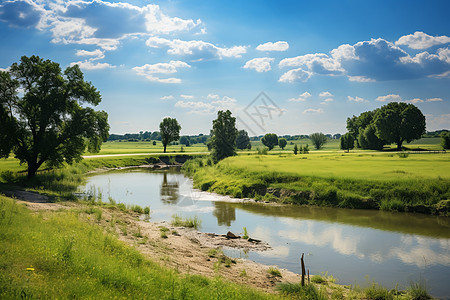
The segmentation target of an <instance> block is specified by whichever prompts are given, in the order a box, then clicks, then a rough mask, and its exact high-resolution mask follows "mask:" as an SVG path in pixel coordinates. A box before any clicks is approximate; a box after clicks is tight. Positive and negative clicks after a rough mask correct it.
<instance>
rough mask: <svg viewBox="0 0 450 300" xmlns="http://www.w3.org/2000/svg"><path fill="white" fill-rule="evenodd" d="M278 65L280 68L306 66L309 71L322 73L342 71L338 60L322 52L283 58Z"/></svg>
mask: <svg viewBox="0 0 450 300" xmlns="http://www.w3.org/2000/svg"><path fill="white" fill-rule="evenodd" d="M278 65H279V67H280V68H283V67H304V66H306V67H307V69H308V70H309V71H311V72H313V73H316V74H323V75H338V74H342V72H343V71H344V70H343V69H342V68H341V66H340V64H339V62H337V61H336V60H335V59H334V58H332V57H330V56H328V55H327V54H324V53H315V54H306V55H302V56H297V57H292V58H285V59H283V60H281V61H280V63H279V64H278Z"/></svg>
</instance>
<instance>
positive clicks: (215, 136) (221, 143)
mask: <svg viewBox="0 0 450 300" xmlns="http://www.w3.org/2000/svg"><path fill="white" fill-rule="evenodd" d="M237 134H238V131H237V129H236V118H235V117H232V116H231V112H230V111H229V110H227V111H222V110H220V111H218V112H217V119H215V120H214V121H213V128H212V130H211V140H210V142H209V145H210V147H211V156H212V158H213V160H214V162H218V161H219V160H221V159H224V158H226V157H228V156H233V155H236V150H235V148H236V138H237Z"/></svg>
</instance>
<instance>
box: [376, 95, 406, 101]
mask: <svg viewBox="0 0 450 300" xmlns="http://www.w3.org/2000/svg"><path fill="white" fill-rule="evenodd" d="M375 100H376V101H380V102H401V101H403V99H402V97H401V96H400V95H396V94H389V95H386V96H379V97H377V99H375Z"/></svg>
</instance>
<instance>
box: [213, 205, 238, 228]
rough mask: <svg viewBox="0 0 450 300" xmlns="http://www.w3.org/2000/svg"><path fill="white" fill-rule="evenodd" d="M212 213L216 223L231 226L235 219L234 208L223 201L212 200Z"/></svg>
mask: <svg viewBox="0 0 450 300" xmlns="http://www.w3.org/2000/svg"><path fill="white" fill-rule="evenodd" d="M213 215H214V216H215V217H216V218H217V225H219V226H223V225H225V226H228V227H230V226H231V222H232V221H236V209H235V208H234V207H232V206H230V205H228V203H225V202H214V211H213Z"/></svg>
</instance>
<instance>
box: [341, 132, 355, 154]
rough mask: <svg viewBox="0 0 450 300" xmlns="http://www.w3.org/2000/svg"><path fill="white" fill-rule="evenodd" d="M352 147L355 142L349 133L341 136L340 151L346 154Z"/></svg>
mask: <svg viewBox="0 0 450 300" xmlns="http://www.w3.org/2000/svg"><path fill="white" fill-rule="evenodd" d="M354 147H355V140H354V139H353V135H352V134H351V133H350V132H347V133H346V134H344V135H343V136H341V149H342V150H347V152H349V151H350V150H351V149H353V148H354Z"/></svg>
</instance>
